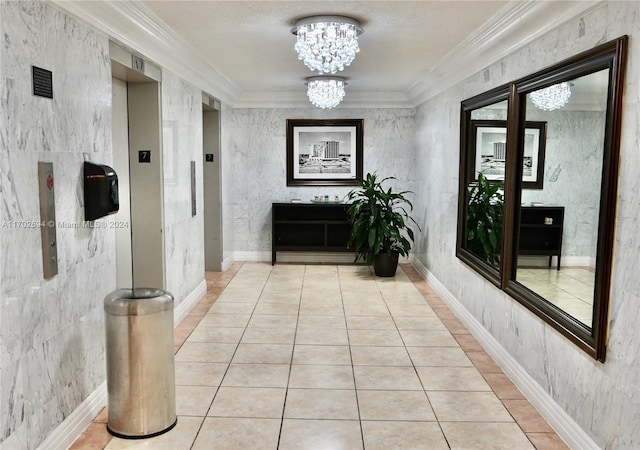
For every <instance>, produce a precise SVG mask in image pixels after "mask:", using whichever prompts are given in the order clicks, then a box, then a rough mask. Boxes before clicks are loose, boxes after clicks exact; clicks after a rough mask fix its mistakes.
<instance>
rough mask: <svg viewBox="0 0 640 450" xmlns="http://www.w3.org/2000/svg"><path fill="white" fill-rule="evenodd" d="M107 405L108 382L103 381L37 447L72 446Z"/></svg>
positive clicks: (48, 448)
mask: <svg viewBox="0 0 640 450" xmlns="http://www.w3.org/2000/svg"><path fill="white" fill-rule="evenodd" d="M106 405H107V382H106V381H103V382H102V384H100V386H98V388H97V389H96V390H95V391H93V392H92V393H91V394H89V396H88V397H87V398H86V399H85V401H83V402H82V403H81V404H80V406H78V407H77V408H76V409H75V410H73V412H72V413H71V414H69V416H68V417H67V418H66V419H65V420H64V421H63V422H62V423H61V424H60V425H58V426H57V427H56V429H55V430H53V431H52V432H51V433H50V434H49V436H47V438H46V439H45V440H44V441H42V443H41V444H40V445H39V446H38V447H37V448H38V449H39V450H51V449H53V448H56V449H62V448H69V447H71V446H72V445H73V443H74V442H75V441H76V440H77V439H78V438H79V437H80V436H81V435H82V433H84V431H85V430H86V429H87V427H88V426H89V425H91V422H93V419H94V418H95V417H96V416H97V415H98V413H100V411H101V410H102V408H104V407H105V406H106Z"/></svg>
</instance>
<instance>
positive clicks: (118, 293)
mask: <svg viewBox="0 0 640 450" xmlns="http://www.w3.org/2000/svg"><path fill="white" fill-rule="evenodd" d="M172 309H173V295H171V293H169V292H167V291H164V290H162V289H155V288H135V289H116V290H115V291H113V292H111V293H109V294H107V296H106V297H105V298H104V310H105V312H107V313H109V314H113V315H116V316H144V315H147V314H156V313H159V312H163V311H168V310H172Z"/></svg>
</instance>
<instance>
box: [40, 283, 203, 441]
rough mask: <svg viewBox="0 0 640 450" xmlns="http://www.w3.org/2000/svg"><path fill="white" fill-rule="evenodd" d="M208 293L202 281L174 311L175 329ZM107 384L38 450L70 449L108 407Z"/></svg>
mask: <svg viewBox="0 0 640 450" xmlns="http://www.w3.org/2000/svg"><path fill="white" fill-rule="evenodd" d="M206 292H207V282H206V281H205V280H202V282H201V283H200V284H198V286H197V287H196V288H195V289H194V290H193V291H191V293H190V294H189V295H187V297H185V299H184V300H183V301H182V302H181V303H180V304H179V305H178V306H177V308H176V309H175V310H174V321H173V324H174V327H176V326H177V325H178V324H179V323H180V321H181V320H182V319H184V318H185V317H186V316H187V314H189V311H191V309H192V308H193V307H194V306H195V305H196V304H197V303H198V301H199V300H200V299H201V298H202V296H203V295H204V294H205V293H206ZM107 400H108V395H107V382H106V381H103V382H102V383H101V384H100V386H98V388H97V389H96V390H95V391H93V392H92V393H91V394H89V396H88V397H87V398H86V399H85V401H83V402H82V403H81V404H80V406H78V407H77V408H76V409H75V410H73V412H72V413H71V414H69V416H68V417H67V418H66V419H65V420H64V421H62V423H61V424H60V425H58V426H57V427H56V428H55V430H53V431H52V432H51V434H49V436H47V438H46V439H45V440H44V441H43V442H42V443H41V444H40V445H39V446H38V450H50V449H54V448H55V449H62V448H69V447H71V445H73V443H74V442H75V441H77V440H78V438H79V437H80V436H82V433H84V431H85V430H86V429H87V427H88V426H89V425H91V423H92V422H93V419H95V417H96V416H97V415H98V413H100V411H101V410H102V408H104V407H105V406H107Z"/></svg>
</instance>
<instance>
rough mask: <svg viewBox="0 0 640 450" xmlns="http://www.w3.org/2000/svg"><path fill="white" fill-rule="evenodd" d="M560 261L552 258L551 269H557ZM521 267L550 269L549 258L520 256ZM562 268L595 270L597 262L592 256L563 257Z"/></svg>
mask: <svg viewBox="0 0 640 450" xmlns="http://www.w3.org/2000/svg"><path fill="white" fill-rule="evenodd" d="M556 264H558V259H557V257H556V256H554V257H552V260H551V267H556ZM518 265H519V266H528V267H549V257H548V256H518ZM560 267H591V268H592V269H595V267H596V260H595V258H592V257H591V256H563V257H562V260H561V261H560Z"/></svg>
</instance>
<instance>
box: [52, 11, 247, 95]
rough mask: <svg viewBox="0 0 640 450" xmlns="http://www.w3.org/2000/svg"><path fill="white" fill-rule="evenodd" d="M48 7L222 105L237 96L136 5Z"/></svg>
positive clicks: (236, 91) (233, 86)
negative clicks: (55, 9) (146, 59)
mask: <svg viewBox="0 0 640 450" xmlns="http://www.w3.org/2000/svg"><path fill="white" fill-rule="evenodd" d="M50 3H51V4H53V5H55V6H57V7H59V8H60V9H63V10H64V11H66V12H68V13H69V14H71V15H73V16H75V17H76V18H78V19H79V20H80V21H82V22H84V23H86V24H88V25H89V26H91V27H92V28H94V29H96V30H98V31H100V32H102V33H105V34H106V35H107V36H108V37H109V38H110V39H112V40H114V41H117V42H118V43H120V44H122V45H123V46H125V47H127V48H129V49H131V50H133V51H134V52H136V53H139V54H140V55H141V56H143V57H145V58H149V59H150V60H152V61H153V62H155V63H156V64H158V65H160V66H162V67H163V68H165V69H167V70H169V71H170V72H172V73H174V74H176V75H178V76H180V77H181V78H183V79H185V80H187V81H189V82H191V83H192V84H194V85H195V86H197V87H198V88H199V89H202V90H203V91H206V92H207V93H209V94H211V95H213V96H215V97H216V98H218V99H220V100H221V101H222V102H224V103H227V104H231V105H233V104H234V103H235V101H236V99H237V98H238V97H239V95H240V89H239V88H238V86H237V85H236V84H235V83H234V82H233V81H231V80H229V79H228V78H226V77H225V76H224V75H223V74H221V73H220V72H218V71H217V70H216V69H215V68H214V67H211V65H209V64H208V63H206V62H205V61H204V59H203V58H202V57H201V56H200V55H199V54H198V53H197V52H196V51H195V50H194V49H193V48H192V47H191V46H190V45H189V44H187V43H186V41H184V40H183V39H182V38H181V37H180V36H178V35H177V34H176V33H175V32H174V31H173V30H171V29H170V28H169V27H168V26H167V25H166V24H165V23H164V22H162V21H161V20H160V19H159V18H158V17H157V16H156V15H155V14H154V13H153V12H152V11H150V10H149V9H148V8H146V7H145V6H144V5H143V4H142V3H140V2H128V1H118V2H115V1H88V2H79V1H74V0H50Z"/></svg>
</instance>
